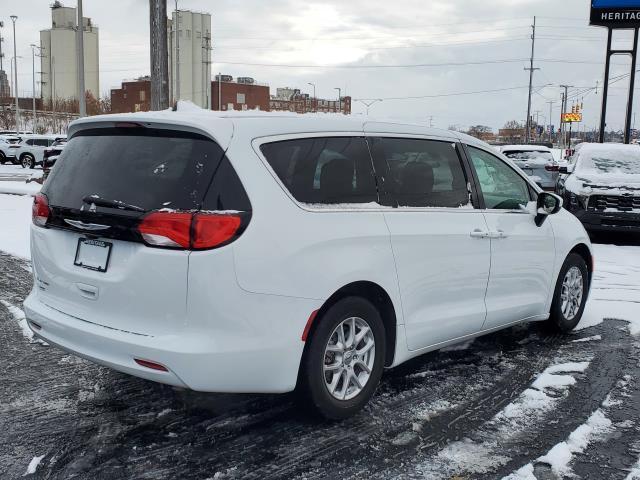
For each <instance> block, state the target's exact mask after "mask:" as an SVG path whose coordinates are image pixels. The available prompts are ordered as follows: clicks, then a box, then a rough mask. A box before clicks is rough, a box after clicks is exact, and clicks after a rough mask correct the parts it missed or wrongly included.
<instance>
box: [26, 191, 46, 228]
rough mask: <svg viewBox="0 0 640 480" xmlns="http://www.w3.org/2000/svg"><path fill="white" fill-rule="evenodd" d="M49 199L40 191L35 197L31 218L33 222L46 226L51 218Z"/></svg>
mask: <svg viewBox="0 0 640 480" xmlns="http://www.w3.org/2000/svg"><path fill="white" fill-rule="evenodd" d="M50 213H51V210H50V209H49V199H47V196H46V195H44V194H43V193H38V194H37V195H36V196H35V197H34V198H33V206H32V207H31V219H32V220H33V224H34V225H37V226H39V227H44V226H45V225H46V224H47V220H49V214H50Z"/></svg>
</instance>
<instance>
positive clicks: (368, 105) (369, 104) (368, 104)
mask: <svg viewBox="0 0 640 480" xmlns="http://www.w3.org/2000/svg"><path fill="white" fill-rule="evenodd" d="M355 101H356V102H360V103H362V104H363V105H364V106H365V107H367V116H369V108H370V107H371V106H372V105H373V104H375V103H377V102H381V101H382V99H381V98H375V99H373V100H361V99H359V98H358V99H356V100H355Z"/></svg>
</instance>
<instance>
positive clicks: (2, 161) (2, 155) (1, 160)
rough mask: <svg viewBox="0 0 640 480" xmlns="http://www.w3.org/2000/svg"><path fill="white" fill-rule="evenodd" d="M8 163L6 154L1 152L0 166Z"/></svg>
mask: <svg viewBox="0 0 640 480" xmlns="http://www.w3.org/2000/svg"><path fill="white" fill-rule="evenodd" d="M6 161H7V156H6V155H5V154H4V152H0V165H4V163H5V162H6Z"/></svg>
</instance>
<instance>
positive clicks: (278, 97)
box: [269, 87, 351, 115]
mask: <svg viewBox="0 0 640 480" xmlns="http://www.w3.org/2000/svg"><path fill="white" fill-rule="evenodd" d="M269 109H270V110H271V111H272V112H296V113H312V112H321V113H339V112H342V113H344V114H345V115H349V114H350V113H351V97H342V98H341V99H340V100H337V99H336V100H326V99H322V98H313V97H311V96H310V95H309V94H308V93H302V92H301V91H300V89H297V88H295V89H294V88H289V87H286V88H278V89H277V90H276V94H275V95H272V96H271V100H270V102H269Z"/></svg>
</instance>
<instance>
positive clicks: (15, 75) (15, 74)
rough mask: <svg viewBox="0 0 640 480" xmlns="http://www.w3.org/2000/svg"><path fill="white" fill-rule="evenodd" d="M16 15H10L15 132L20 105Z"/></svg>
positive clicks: (18, 123) (18, 128)
mask: <svg viewBox="0 0 640 480" xmlns="http://www.w3.org/2000/svg"><path fill="white" fill-rule="evenodd" d="M17 19H18V16H17V15H11V21H12V22H13V58H14V61H13V63H14V65H13V86H14V87H15V90H16V91H15V92H14V93H15V95H16V133H18V131H19V130H20V127H19V125H20V106H19V105H18V54H17V53H16V20H17Z"/></svg>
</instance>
